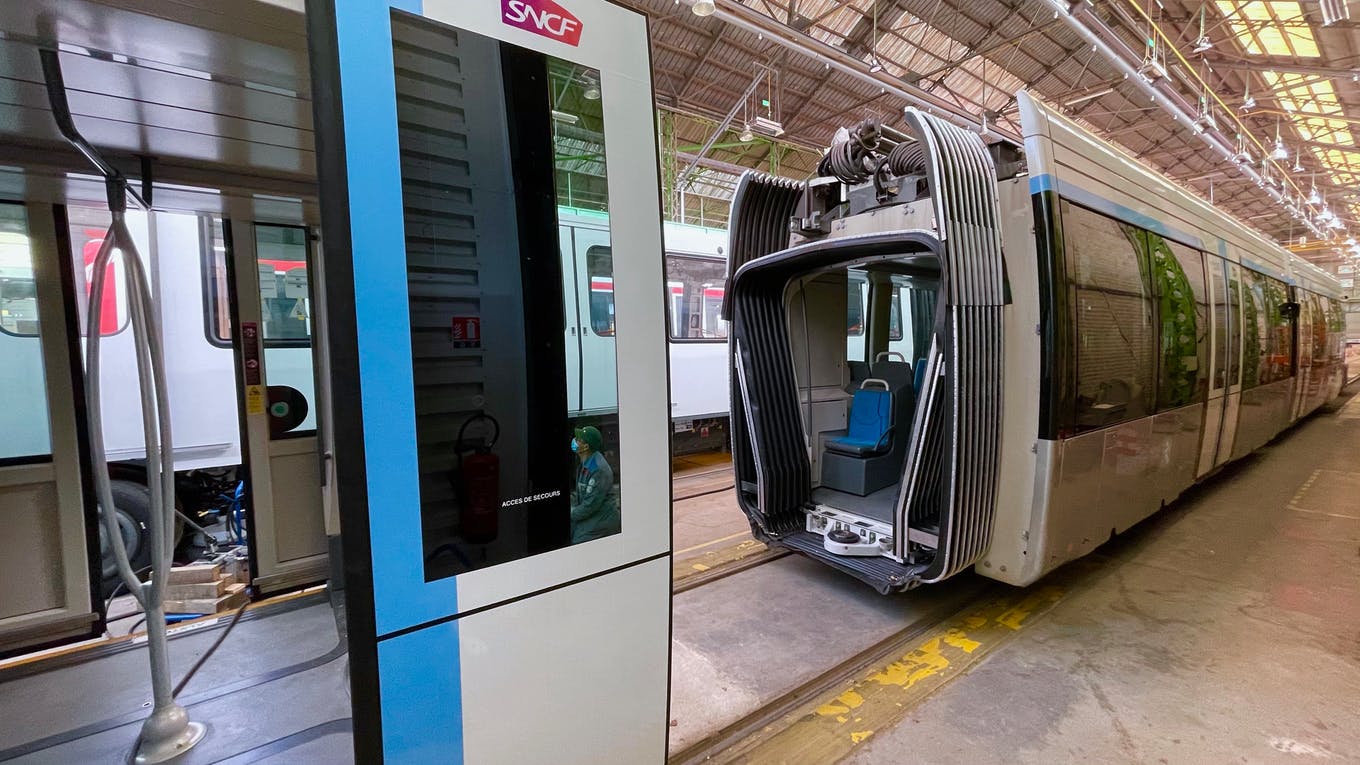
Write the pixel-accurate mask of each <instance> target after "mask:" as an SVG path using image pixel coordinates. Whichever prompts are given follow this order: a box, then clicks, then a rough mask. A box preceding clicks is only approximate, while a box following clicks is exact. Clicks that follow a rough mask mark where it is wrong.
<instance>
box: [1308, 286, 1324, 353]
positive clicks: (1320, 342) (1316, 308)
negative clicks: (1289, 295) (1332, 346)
mask: <svg viewBox="0 0 1360 765" xmlns="http://www.w3.org/2000/svg"><path fill="white" fill-rule="evenodd" d="M1308 301H1309V302H1310V303H1312V307H1313V364H1314V365H1316V366H1322V365H1323V364H1326V363H1327V360H1328V353H1327V324H1328V316H1327V314H1326V313H1324V312H1323V310H1322V299H1321V298H1319V297H1318V295H1317V294H1316V293H1312V292H1310V293H1308Z"/></svg>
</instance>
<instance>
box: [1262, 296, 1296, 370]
mask: <svg viewBox="0 0 1360 765" xmlns="http://www.w3.org/2000/svg"><path fill="white" fill-rule="evenodd" d="M1265 300H1266V309H1265V314H1266V342H1265V349H1266V350H1265V358H1263V359H1262V360H1261V384H1262V385H1265V384H1266V383H1273V382H1279V381H1280V380H1287V379H1289V360H1290V357H1291V356H1292V354H1293V349H1294V346H1293V332H1292V328H1291V326H1290V323H1289V319H1288V317H1286V316H1285V315H1284V312H1283V311H1282V310H1281V306H1283V305H1284V304H1285V303H1286V302H1288V301H1289V288H1288V287H1287V286H1285V283H1284V282H1282V281H1280V280H1279V279H1273V278H1271V277H1269V276H1267V277H1265Z"/></svg>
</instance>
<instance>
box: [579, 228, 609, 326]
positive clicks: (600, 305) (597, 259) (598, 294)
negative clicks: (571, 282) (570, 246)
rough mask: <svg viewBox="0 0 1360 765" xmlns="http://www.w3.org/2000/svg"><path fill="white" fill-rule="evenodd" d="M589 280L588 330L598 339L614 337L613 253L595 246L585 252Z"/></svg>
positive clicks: (606, 248)
mask: <svg viewBox="0 0 1360 765" xmlns="http://www.w3.org/2000/svg"><path fill="white" fill-rule="evenodd" d="M586 274H587V276H588V277H589V279H590V329H591V331H592V332H594V333H595V334H597V335H599V336H600V337H613V336H614V253H613V251H612V250H611V249H610V248H608V247H603V246H600V245H596V246H594V247H591V248H590V249H588V250H586Z"/></svg>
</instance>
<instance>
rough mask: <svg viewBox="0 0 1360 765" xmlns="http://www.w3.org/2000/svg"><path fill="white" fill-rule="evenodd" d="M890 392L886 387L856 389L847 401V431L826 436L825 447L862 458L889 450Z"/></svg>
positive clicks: (890, 423) (890, 440)
mask: <svg viewBox="0 0 1360 765" xmlns="http://www.w3.org/2000/svg"><path fill="white" fill-rule="evenodd" d="M891 435H892V394H891V393H889V392H888V391H885V390H866V389H863V388H861V389H860V390H857V391H855V397H854V398H853V399H851V400H850V428H849V432H848V433H846V434H845V435H844V436H841V437H840V438H832V439H828V440H827V442H826V448H827V449H830V450H831V451H833V452H837V453H840V454H848V455H851V456H856V457H863V456H867V455H871V454H881V453H883V452H885V451H888V448H889V447H890V446H891V444H892V438H891Z"/></svg>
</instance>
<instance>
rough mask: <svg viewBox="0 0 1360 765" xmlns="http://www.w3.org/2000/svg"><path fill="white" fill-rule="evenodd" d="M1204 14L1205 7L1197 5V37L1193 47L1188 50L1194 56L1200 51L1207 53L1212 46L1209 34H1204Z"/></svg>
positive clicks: (1212, 42)
mask: <svg viewBox="0 0 1360 765" xmlns="http://www.w3.org/2000/svg"><path fill="white" fill-rule="evenodd" d="M1204 14H1205V7H1204V6H1202V5H1201V6H1200V7H1199V39H1198V40H1195V47H1194V48H1191V49H1190V52H1191V53H1192V54H1194V55H1196V56H1198V55H1199V54H1201V53H1207V52H1208V51H1209V50H1210V49H1211V48H1213V47H1214V41H1213V40H1210V39H1209V36H1208V35H1206V34H1204Z"/></svg>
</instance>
